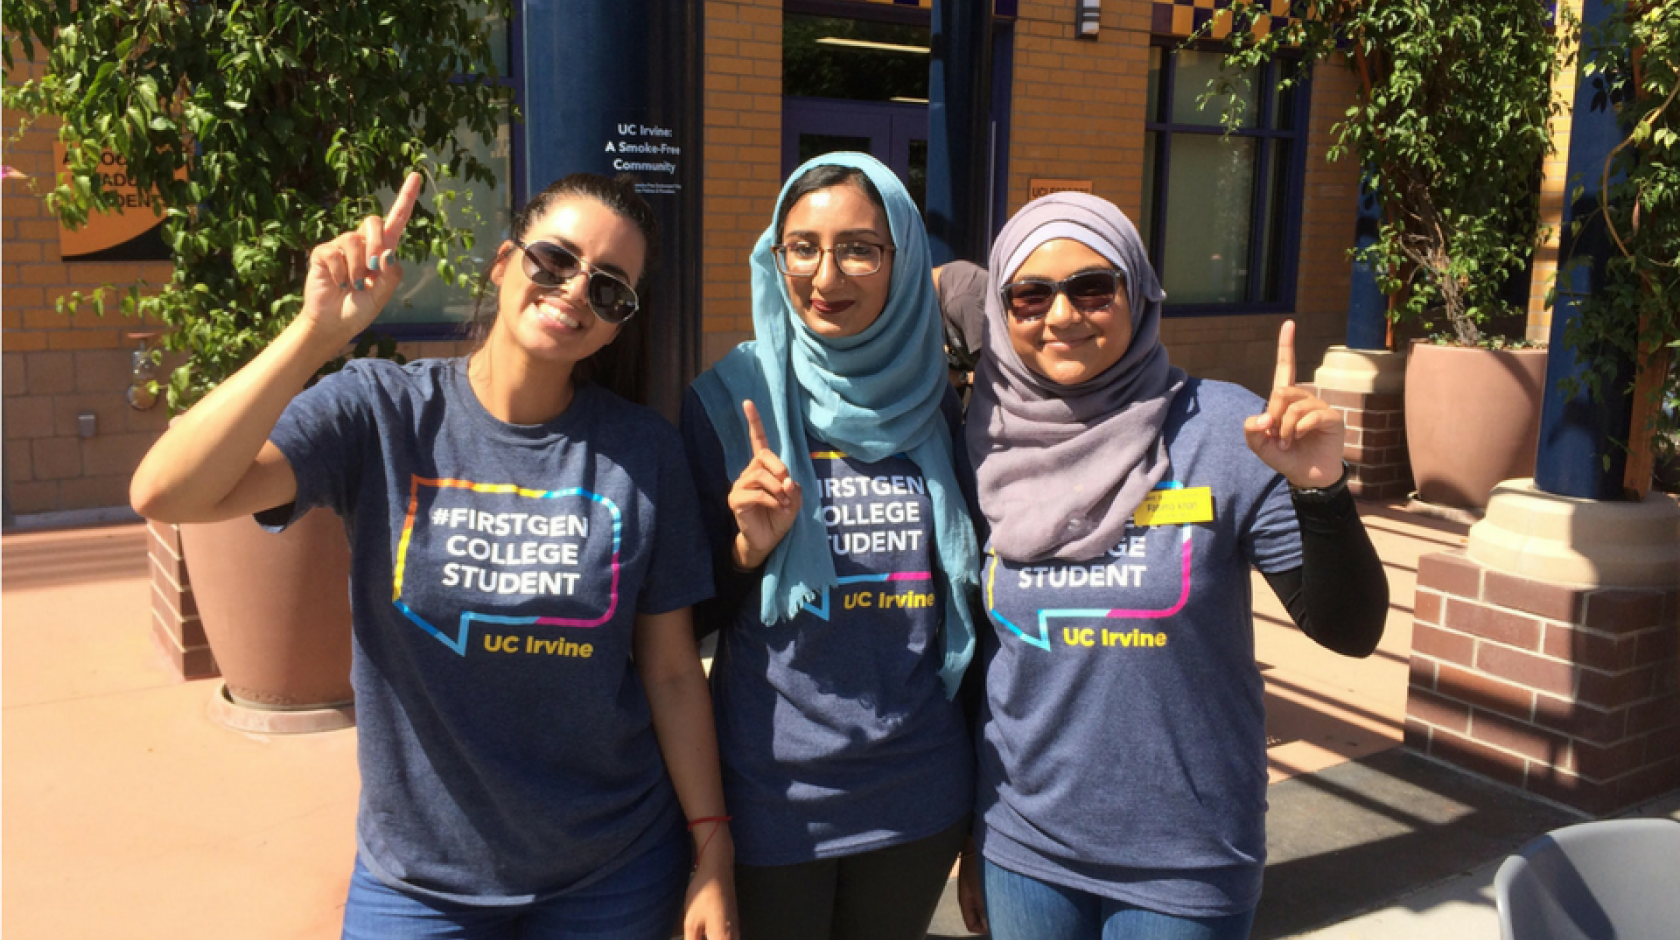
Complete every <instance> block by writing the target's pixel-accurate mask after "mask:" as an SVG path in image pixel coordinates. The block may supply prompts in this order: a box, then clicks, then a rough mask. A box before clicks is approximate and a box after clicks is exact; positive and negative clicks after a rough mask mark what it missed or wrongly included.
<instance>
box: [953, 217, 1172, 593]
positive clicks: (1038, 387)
mask: <svg viewBox="0 0 1680 940" xmlns="http://www.w3.org/2000/svg"><path fill="white" fill-rule="evenodd" d="M1060 238H1067V239H1072V240H1074V241H1077V242H1080V243H1081V244H1084V245H1086V246H1087V247H1089V248H1091V249H1092V250H1093V251H1096V252H1097V253H1098V254H1100V255H1102V256H1103V257H1104V258H1106V259H1108V260H1109V261H1110V262H1111V263H1112V264H1113V265H1114V266H1115V267H1116V268H1118V269H1119V270H1120V271H1121V273H1122V274H1124V276H1125V279H1126V288H1125V289H1126V299H1127V300H1128V301H1129V302H1130V305H1131V310H1132V336H1131V342H1130V344H1129V345H1128V346H1127V348H1126V352H1125V353H1124V355H1122V356H1121V357H1120V361H1119V362H1117V363H1115V364H1114V365H1113V366H1111V367H1109V368H1108V369H1107V370H1106V371H1104V372H1103V373H1101V374H1100V375H1097V376H1094V377H1092V378H1090V379H1088V380H1086V381H1085V382H1082V383H1080V384H1078V385H1058V384H1057V383H1055V382H1052V381H1051V380H1049V379H1047V378H1045V377H1044V376H1042V375H1039V374H1038V373H1036V372H1034V371H1032V370H1031V369H1029V368H1028V367H1027V366H1026V365H1025V364H1024V363H1023V362H1022V361H1021V358H1020V356H1018V355H1016V353H1015V349H1014V347H1013V346H1012V345H1011V344H1010V341H1009V327H1008V324H1006V323H1005V322H1004V317H1005V316H1006V314H1005V312H1004V309H1003V303H1002V298H1001V294H1000V288H1001V287H1002V286H1003V285H1004V284H1007V283H1009V281H1010V280H1012V279H1013V277H1014V275H1015V272H1016V271H1017V270H1018V269H1019V268H1020V267H1021V265H1022V263H1023V262H1025V261H1026V259H1027V256H1028V255H1030V254H1032V253H1033V251H1035V250H1036V249H1037V248H1038V247H1039V246H1040V245H1043V244H1044V243H1045V242H1048V241H1053V240H1055V239H1060ZM988 272H989V273H988V275H987V285H986V286H987V291H986V341H985V346H984V350H983V352H982V354H981V357H980V365H979V368H978V369H977V370H976V372H975V376H974V392H973V398H972V399H971V401H970V404H969V411H968V452H969V455H970V456H971V457H972V458H973V461H974V465H975V467H976V469H977V471H978V474H979V485H980V509H981V511H982V512H983V513H985V516H986V520H987V521H988V522H989V523H991V527H992V551H994V552H995V553H996V554H998V555H999V556H1001V557H1003V558H1005V559H1007V560H1009V561H1013V562H1037V561H1046V560H1049V559H1059V560H1064V561H1085V560H1089V559H1091V558H1095V557H1097V556H1098V555H1101V554H1102V553H1103V552H1105V551H1107V550H1108V549H1110V548H1113V547H1114V545H1115V544H1116V543H1117V542H1119V541H1120V539H1121V537H1122V536H1123V535H1124V534H1125V530H1126V524H1127V522H1128V521H1129V520H1130V518H1131V515H1132V512H1133V510H1135V509H1137V507H1138V505H1139V504H1140V503H1142V502H1143V498H1144V497H1145V496H1146V495H1148V493H1149V491H1150V490H1151V489H1153V488H1154V487H1155V484H1157V483H1159V482H1160V481H1161V480H1163V479H1166V477H1167V476H1168V473H1169V471H1170V469H1171V468H1170V467H1169V465H1168V461H1167V450H1166V444H1165V442H1164V441H1162V439H1161V428H1162V426H1163V425H1164V424H1165V422H1166V417H1167V409H1168V407H1169V406H1170V405H1171V404H1172V400H1173V397H1174V396H1175V395H1177V394H1178V390H1179V389H1181V388H1183V387H1184V379H1185V375H1184V371H1183V370H1182V369H1178V368H1176V367H1174V366H1173V365H1172V364H1171V363H1169V362H1168V361H1167V350H1166V347H1165V346H1162V345H1161V301H1162V299H1163V298H1164V297H1165V296H1166V294H1165V293H1164V292H1163V291H1162V290H1161V283H1160V281H1159V280H1157V279H1156V277H1155V269H1154V268H1152V267H1150V264H1149V257H1148V255H1147V254H1146V253H1145V252H1144V249H1143V242H1142V241H1140V240H1139V239H1138V234H1137V229H1136V228H1134V227H1133V226H1132V223H1131V220H1129V219H1127V218H1126V216H1125V215H1124V214H1123V213H1121V211H1120V210H1119V209H1118V208H1116V207H1115V206H1114V204H1113V203H1111V202H1109V201H1107V200H1106V199H1100V198H1098V197H1096V196H1092V195H1089V194H1086V193H1053V194H1051V195H1048V196H1043V197H1041V198H1038V199H1035V200H1033V201H1032V202H1029V203H1027V204H1026V205H1025V206H1024V207H1022V209H1021V211H1019V212H1017V213H1015V216H1014V218H1011V219H1010V220H1009V222H1008V224H1006V225H1005V226H1004V227H1003V231H1002V232H1000V233H999V234H998V238H997V241H996V242H995V243H994V244H993V245H992V255H991V260H990V263H989V264H988Z"/></svg>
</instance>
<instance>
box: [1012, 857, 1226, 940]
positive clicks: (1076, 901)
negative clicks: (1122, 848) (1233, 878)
mask: <svg viewBox="0 0 1680 940" xmlns="http://www.w3.org/2000/svg"><path fill="white" fill-rule="evenodd" d="M984 883H985V892H986V919H987V920H988V921H990V922H991V927H992V940H1247V938H1248V931H1249V928H1250V927H1251V926H1252V925H1253V924H1254V912H1253V911H1252V910H1250V911H1246V912H1244V913H1241V914H1230V915H1227V916H1225V917H1178V916H1175V915H1172V914H1162V913H1160V912H1158V911H1151V910H1148V909H1147V908H1142V907H1138V906H1137V905H1135V904H1127V903H1126V902H1124V901H1116V900H1114V899H1113V898H1105V897H1102V896H1100V895H1096V894H1091V893H1090V892H1088V891H1080V890H1078V889H1075V888H1064V887H1062V886H1061V885H1053V884H1048V883H1046V882H1043V881H1039V880H1038V879H1036V878H1029V877H1027V876H1026V875H1021V874H1017V873H1015V872H1012V871H1010V870H1009V869H1007V868H1002V867H999V866H998V865H995V864H993V863H992V862H991V861H990V860H987V861H986V862H985V875H984Z"/></svg>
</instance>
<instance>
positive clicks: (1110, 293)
mask: <svg viewBox="0 0 1680 940" xmlns="http://www.w3.org/2000/svg"><path fill="white" fill-rule="evenodd" d="M1125 283H1126V279H1125V277H1124V275H1122V274H1121V273H1120V272H1119V271H1114V270H1107V271H1081V272H1079V273H1078V274H1074V275H1070V276H1068V277H1065V278H1062V279H1061V280H1059V281H1052V280H1050V279H1049V278H1043V277H1024V278H1021V279H1020V280H1018V281H1011V282H1009V283H1008V284H1005V285H1003V287H1002V288H1001V293H1002V295H1003V308H1004V309H1005V310H1008V311H1009V315H1010V316H1012V317H1014V318H1015V319H1016V320H1017V321H1018V322H1023V323H1025V322H1030V321H1033V320H1040V319H1043V318H1044V317H1045V316H1046V315H1047V314H1049V313H1050V308H1051V307H1052V306H1054V305H1055V303H1056V295H1057V294H1066V295H1067V299H1068V303H1070V304H1072V305H1073V309H1075V310H1078V311H1079V312H1080V313H1096V312H1097V311H1099V310H1104V309H1106V308H1108V307H1109V306H1110V305H1112V304H1113V303H1114V296H1115V295H1116V294H1118V293H1119V292H1120V288H1121V287H1122V286H1123V285H1124V284H1125Z"/></svg>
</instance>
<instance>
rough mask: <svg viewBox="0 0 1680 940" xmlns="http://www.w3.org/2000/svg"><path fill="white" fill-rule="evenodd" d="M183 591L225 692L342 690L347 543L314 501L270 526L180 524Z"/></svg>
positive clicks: (293, 701)
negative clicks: (284, 522)
mask: <svg viewBox="0 0 1680 940" xmlns="http://www.w3.org/2000/svg"><path fill="white" fill-rule="evenodd" d="M181 544H182V552H183V554H184V556H185V558H186V562H187V568H188V571H189V572H190V576H191V578H192V590H193V594H194V596H195V597H196V599H197V601H198V611H199V616H200V618H202V620H203V623H204V633H205V636H206V637H208V638H209V640H210V651H211V653H212V654H213V655H214V656H215V657H216V665H217V666H218V667H220V669H221V673H222V678H223V679H224V680H226V682H227V691H228V695H229V696H231V697H232V699H233V701H234V702H235V703H237V704H240V705H248V706H252V707H255V708H269V709H275V708H281V709H314V708H333V707H338V706H342V705H344V704H346V703H348V702H349V701H350V700H351V698H352V696H351V692H350V547H349V544H348V542H347V541H346V539H345V536H344V523H343V522H342V521H340V520H339V518H338V517H337V516H335V515H333V514H332V513H331V512H329V511H327V510H324V509H317V510H315V511H314V512H311V513H309V514H308V515H306V516H304V517H303V518H302V519H300V520H298V522H297V523H296V524H295V525H293V526H292V527H291V528H289V529H287V530H286V531H285V532H283V533H281V534H279V535H275V534H273V533H270V532H267V531H264V530H263V529H262V528H261V527H260V526H258V525H257V524H256V522H254V521H253V520H252V519H251V518H250V517H249V516H244V517H241V518H238V519H231V520H229V521H227V522H217V523H213V524H209V525H183V526H181Z"/></svg>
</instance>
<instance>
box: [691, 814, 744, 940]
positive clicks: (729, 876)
mask: <svg viewBox="0 0 1680 940" xmlns="http://www.w3.org/2000/svg"><path fill="white" fill-rule="evenodd" d="M709 825H712V826H715V827H716V830H717V831H716V832H715V833H710V834H709V835H708V837H707V841H705V842H703V843H701V851H700V857H699V858H698V859H697V860H696V861H697V864H696V865H695V868H694V875H693V877H692V878H690V879H689V882H688V898H687V900H686V901H684V903H683V933H682V935H683V940H735V938H736V937H738V936H739V935H740V934H739V931H737V930H736V929H735V843H734V842H733V841H732V840H731V839H730V837H729V827H728V826H727V825H723V824H721V823H711V824H709Z"/></svg>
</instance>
